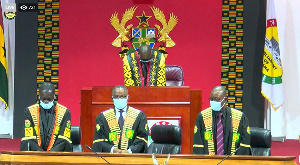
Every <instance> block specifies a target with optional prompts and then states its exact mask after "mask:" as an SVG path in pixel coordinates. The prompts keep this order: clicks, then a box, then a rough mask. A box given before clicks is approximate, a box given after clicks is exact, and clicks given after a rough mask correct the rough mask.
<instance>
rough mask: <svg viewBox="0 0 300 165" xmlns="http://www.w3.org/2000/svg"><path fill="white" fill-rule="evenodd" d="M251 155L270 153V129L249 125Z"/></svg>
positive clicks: (266, 154)
mask: <svg viewBox="0 0 300 165" xmlns="http://www.w3.org/2000/svg"><path fill="white" fill-rule="evenodd" d="M250 133H251V142H250V146H251V155H260V156H270V155H271V131H270V130H267V129H263V128H257V127H250Z"/></svg>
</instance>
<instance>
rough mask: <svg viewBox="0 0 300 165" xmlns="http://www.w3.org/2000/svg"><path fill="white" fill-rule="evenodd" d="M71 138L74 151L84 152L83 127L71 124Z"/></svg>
mask: <svg viewBox="0 0 300 165" xmlns="http://www.w3.org/2000/svg"><path fill="white" fill-rule="evenodd" d="M71 140H72V144H73V152H82V151H83V150H82V146H81V144H80V141H81V129H80V127H79V126H71Z"/></svg>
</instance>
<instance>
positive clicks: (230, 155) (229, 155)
mask: <svg viewBox="0 0 300 165" xmlns="http://www.w3.org/2000/svg"><path fill="white" fill-rule="evenodd" d="M239 149H240V148H237V149H236V150H234V151H233V152H232V153H231V154H230V155H228V156H226V157H225V158H224V159H222V160H221V161H220V162H219V163H218V164H217V165H219V164H221V163H222V162H223V161H224V160H226V159H228V158H229V157H230V156H232V155H233V154H235V153H236V152H237V151H238V150H239Z"/></svg>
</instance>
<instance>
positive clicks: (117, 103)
mask: <svg viewBox="0 0 300 165" xmlns="http://www.w3.org/2000/svg"><path fill="white" fill-rule="evenodd" d="M113 101H114V105H115V107H116V108H118V109H123V108H125V107H126V106H127V98H122V99H121V98H119V99H113Z"/></svg>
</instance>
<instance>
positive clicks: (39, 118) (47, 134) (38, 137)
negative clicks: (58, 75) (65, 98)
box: [20, 82, 72, 152]
mask: <svg viewBox="0 0 300 165" xmlns="http://www.w3.org/2000/svg"><path fill="white" fill-rule="evenodd" d="M39 98H40V101H39V103H37V104H34V105H32V106H29V107H28V108H26V109H25V127H24V137H23V138H22V140H21V146H20V150H21V151H70V152H71V151H72V141H71V113H70V110H69V109H67V108H66V107H64V106H62V105H60V104H58V103H55V102H54V98H55V88H54V86H53V84H52V83H49V82H44V83H43V84H42V85H41V86H40V90H39Z"/></svg>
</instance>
